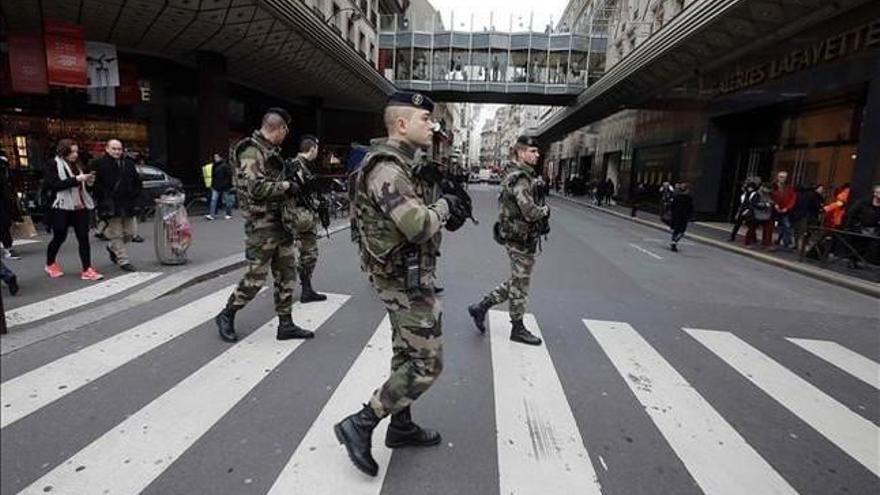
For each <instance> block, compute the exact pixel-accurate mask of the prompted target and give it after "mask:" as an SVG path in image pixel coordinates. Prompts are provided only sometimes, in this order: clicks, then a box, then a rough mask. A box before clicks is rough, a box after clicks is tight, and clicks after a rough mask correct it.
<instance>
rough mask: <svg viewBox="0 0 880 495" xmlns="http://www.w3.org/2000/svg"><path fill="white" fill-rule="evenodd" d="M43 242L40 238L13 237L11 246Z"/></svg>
mask: <svg viewBox="0 0 880 495" xmlns="http://www.w3.org/2000/svg"><path fill="white" fill-rule="evenodd" d="M39 242H43V241H42V240H41V239H13V240H12V246H13V247H15V246H25V245H27V244H37V243H39Z"/></svg>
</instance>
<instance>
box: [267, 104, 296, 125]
mask: <svg viewBox="0 0 880 495" xmlns="http://www.w3.org/2000/svg"><path fill="white" fill-rule="evenodd" d="M270 113H274V114H275V115H277V116H279V117H281V118H282V119H284V124H286V125H287V126H290V114H289V113H287V110H285V109H283V108H280V107H272V108H270V109H268V110H266V114H267V115H268V114H270Z"/></svg>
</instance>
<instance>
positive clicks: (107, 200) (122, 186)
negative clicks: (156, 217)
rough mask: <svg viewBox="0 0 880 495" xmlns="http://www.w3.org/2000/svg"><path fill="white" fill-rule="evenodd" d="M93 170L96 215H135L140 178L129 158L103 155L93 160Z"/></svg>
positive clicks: (103, 216)
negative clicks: (118, 158) (115, 158)
mask: <svg viewBox="0 0 880 495" xmlns="http://www.w3.org/2000/svg"><path fill="white" fill-rule="evenodd" d="M93 165H94V170H95V196H96V198H95V200H96V201H97V202H98V204H97V210H98V216H100V217H101V218H110V217H131V216H135V215H137V214H138V213H139V212H138V211H137V207H138V197H139V196H140V194H141V178H140V176H138V173H137V168H135V165H134V163H132V161H131V160H128V159H126V158H122V159H120V160H114V159H113V158H112V157H111V156H110V155H104V156H102V157H101V158H98V159H96V160H95V161H94V162H93Z"/></svg>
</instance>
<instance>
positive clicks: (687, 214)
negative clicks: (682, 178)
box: [669, 182, 694, 252]
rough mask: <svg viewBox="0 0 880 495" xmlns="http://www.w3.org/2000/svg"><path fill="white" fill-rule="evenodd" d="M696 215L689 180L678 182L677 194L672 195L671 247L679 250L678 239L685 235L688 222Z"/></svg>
mask: <svg viewBox="0 0 880 495" xmlns="http://www.w3.org/2000/svg"><path fill="white" fill-rule="evenodd" d="M693 215H694V199H693V198H692V197H691V190H690V186H689V185H688V183H687V182H682V183H681V184H677V185H676V188H675V196H673V197H672V221H671V222H670V224H669V226H670V227H672V243H671V244H670V245H669V249H671V250H672V251H675V252H678V241H680V240H681V238H682V237H684V233H685V231H686V230H687V225H688V222H690V221H691V218H692V217H693Z"/></svg>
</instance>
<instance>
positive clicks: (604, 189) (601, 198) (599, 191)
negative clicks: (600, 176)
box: [596, 180, 608, 206]
mask: <svg viewBox="0 0 880 495" xmlns="http://www.w3.org/2000/svg"><path fill="white" fill-rule="evenodd" d="M607 195H608V183H607V182H606V181H604V180H600V181H599V182H598V183H597V184H596V206H602V203H604V202H605V197H606V196H607Z"/></svg>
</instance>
